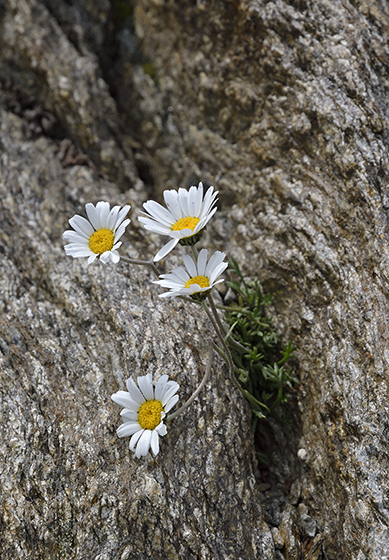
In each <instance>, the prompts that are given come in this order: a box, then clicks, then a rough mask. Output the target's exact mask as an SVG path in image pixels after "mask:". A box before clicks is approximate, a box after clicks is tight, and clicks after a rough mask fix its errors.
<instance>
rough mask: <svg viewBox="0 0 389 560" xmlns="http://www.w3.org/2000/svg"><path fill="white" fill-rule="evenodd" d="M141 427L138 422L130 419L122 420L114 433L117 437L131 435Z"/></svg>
mask: <svg viewBox="0 0 389 560" xmlns="http://www.w3.org/2000/svg"><path fill="white" fill-rule="evenodd" d="M141 429H142V428H141V427H140V426H139V424H138V422H134V421H132V420H130V421H129V422H124V424H122V425H121V426H119V427H118V429H117V430H116V433H117V435H118V437H128V436H132V435H133V434H135V433H136V432H138V431H139V430H141Z"/></svg>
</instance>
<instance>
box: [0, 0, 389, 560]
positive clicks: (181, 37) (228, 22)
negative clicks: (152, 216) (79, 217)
mask: <svg viewBox="0 0 389 560" xmlns="http://www.w3.org/2000/svg"><path fill="white" fill-rule="evenodd" d="M388 38H389V9H388V7H387V5H386V4H385V3H384V2H380V1H379V0H372V1H369V2H365V1H363V0H360V1H358V0H356V1H353V2H351V1H350V2H349V1H344V0H331V1H330V0H317V1H315V2H313V1H310V0H294V1H293V0H289V1H286V0H275V1H270V2H269V1H265V0H238V1H235V0H234V1H232V0H231V1H229V0H227V1H226V0H213V1H212V2H208V1H205V0H197V2H192V1H189V0H182V1H181V2H175V1H173V0H171V1H169V2H160V1H157V0H134V2H132V3H131V4H130V5H129V4H128V3H126V2H120V1H117V2H112V3H109V2H107V1H106V0H100V1H99V2H95V3H90V2H82V1H81V0H75V1H74V2H72V3H71V4H70V3H67V2H62V0H59V1H58V2H54V0H46V1H45V2H43V1H42V2H39V1H38V0H18V1H16V0H7V1H4V0H3V2H2V3H1V4H0V76H1V89H0V110H1V113H0V122H1V125H0V126H1V127H0V149H1V160H0V161H1V163H0V165H1V176H0V189H1V199H0V200H1V201H0V244H1V251H0V259H1V268H0V270H1V273H0V294H1V298H0V305H1V308H2V309H1V310H2V315H1V320H0V321H1V322H0V343H1V344H0V352H1V353H0V359H1V381H2V384H1V385H2V389H1V391H2V398H1V420H2V423H1V426H2V439H1V441H2V443H1V445H0V448H1V460H0V461H1V463H0V465H1V474H2V484H1V502H2V508H1V512H2V518H1V522H2V531H1V536H0V540H1V543H0V544H1V549H2V554H3V556H4V558H45V559H47V558H96V559H101V560H102V559H105V558H107V559H108V558H122V559H126V558H129V559H133V558H134V559H135V558H137V559H138V558H153V559H156V560H157V559H159V558H160V559H165V558H166V559H170V558H172V559H174V558H177V559H178V558H185V559H201V560H207V559H218V558H220V559H223V560H224V559H227V558H228V559H231V560H235V559H241V558H242V559H246V558H247V559H251V558H261V559H269V560H270V559H277V560H282V559H283V558H285V559H286V560H289V559H297V558H304V559H305V560H323V559H330V560H332V559H334V560H335V559H336V558H339V557H341V558H342V559H344V560H370V559H373V560H376V559H377V560H385V559H388V558H389V554H388V550H389V528H388V525H389V512H388V488H389V484H388V480H387V473H388V452H387V449H388V406H387V395H388V367H389V354H388V334H387V333H388V328H387V327H388V319H387V317H388V311H389V309H388V307H389V300H388V297H389V294H388V280H389V274H388V264H389V251H388V249H387V238H388V227H387V225H388V218H387V213H388V208H389V204H388V200H389V199H388V194H389V193H388V188H387V178H388V148H387V145H388V120H389V111H388V103H387V99H388V98H389V95H388V94H389V91H388V89H389V71H388V60H389V48H388ZM199 179H202V180H204V181H205V182H206V183H208V184H214V185H215V186H216V187H217V188H218V189H219V190H220V211H219V212H218V216H217V218H216V219H215V221H214V222H213V223H212V225H211V226H210V227H209V231H208V234H207V237H206V238H205V239H204V244H207V245H208V246H213V247H214V248H218V249H222V250H226V251H228V252H230V253H232V254H233V255H234V256H235V257H239V260H240V262H241V263H242V267H243V269H244V272H245V274H247V275H248V276H252V275H258V276H259V277H260V279H261V280H262V282H263V284H264V286H265V288H266V289H269V290H271V291H272V292H273V294H274V295H275V302H274V307H273V310H272V311H273V313H274V318H275V321H276V323H277V325H278V327H279V329H280V332H282V333H283V334H284V336H285V337H286V338H287V337H290V336H292V337H293V339H294V340H295V342H296V344H297V346H298V353H297V357H298V372H299V376H300V379H301V386H300V388H299V390H298V395H297V396H296V398H295V401H294V402H296V403H297V406H295V408H293V402H292V406H291V408H290V415H291V418H292V420H293V428H292V430H291V431H290V432H288V431H287V430H286V429H285V428H282V427H281V426H280V425H278V424H277V423H274V422H270V423H268V424H266V426H264V427H263V428H261V430H260V433H259V434H258V436H257V443H259V444H260V445H261V446H262V450H266V451H267V453H269V455H270V459H271V461H270V465H269V467H268V468H267V469H265V468H261V469H260V472H257V481H256V482H255V478H254V473H255V470H256V463H255V461H254V454H253V451H254V447H253V441H252V439H251V436H250V414H249V411H248V410H247V406H246V405H245V403H244V402H243V401H242V400H241V399H240V397H239V396H238V395H237V394H236V393H235V392H234V390H233V389H232V388H231V386H230V384H229V383H228V381H227V380H226V379H225V371H224V368H223V366H222V363H221V362H219V361H217V360H215V363H214V368H213V375H212V380H211V382H210V384H209V385H208V388H207V390H206V391H204V392H203V393H202V394H201V396H200V397H199V399H198V400H197V401H196V402H195V404H194V405H193V406H192V407H191V409H190V410H189V411H188V413H187V414H185V416H184V417H183V418H182V421H180V422H178V421H177V422H176V423H173V424H172V425H171V426H170V429H169V432H168V435H167V436H166V437H165V438H164V439H163V442H162V446H161V453H160V455H159V456H158V458H157V459H156V460H153V459H151V458H148V459H147V460H145V461H141V462H137V461H135V460H134V458H133V457H132V455H131V454H130V452H129V451H128V448H127V442H126V441H124V440H118V439H117V437H116V433H115V430H116V427H117V425H118V422H119V416H118V410H117V407H116V406H115V405H114V403H112V402H111V400H110V398H109V397H110V394H111V393H113V392H115V391H116V390H118V389H122V388H123V387H124V380H125V379H126V378H127V376H128V375H132V376H134V377H135V376H136V375H140V374H143V373H145V372H149V371H150V372H152V373H155V374H156V375H159V374H162V373H165V372H168V373H170V374H171V375H172V377H173V378H175V379H177V380H178V381H180V382H181V383H182V386H183V398H185V395H187V396H189V394H190V391H191V389H192V388H194V387H195V386H196V383H197V382H198V380H199V378H200V376H201V373H202V368H203V365H202V364H203V363H204V360H205V353H206V349H207V346H208V341H209V334H208V330H207V326H206V323H205V321H204V319H203V318H202V317H201V316H194V315H193V314H192V313H191V312H190V310H188V309H187V307H186V306H185V305H184V304H183V303H169V304H167V303H166V302H161V301H160V300H159V299H158V297H157V290H155V289H154V287H153V286H151V285H150V280H151V277H150V274H149V273H148V272H147V271H146V270H144V269H136V268H134V267H131V268H130V267H128V266H127V265H123V264H121V265H120V268H118V269H114V268H110V267H103V266H98V264H97V265H96V266H94V267H87V266H86V264H83V263H80V262H73V261H72V260H70V259H65V256H64V253H63V249H62V242H61V234H62V232H63V230H64V229H65V228H66V222H67V219H68V218H69V217H70V216H71V215H73V214H74V213H75V212H79V211H81V210H82V206H83V205H84V204H85V203H86V202H88V201H93V202H95V201H97V200H100V199H107V200H110V201H111V202H112V203H119V204H124V203H131V204H132V205H133V207H134V212H133V215H132V217H133V222H132V224H131V227H130V228H129V232H128V233H127V234H126V238H125V243H124V252H125V253H127V254H128V255H131V256H134V257H136V256H139V255H141V256H143V255H144V253H145V251H147V252H148V253H149V255H150V256H151V255H153V254H154V252H155V250H156V248H157V244H158V243H159V242H160V240H159V239H156V238H153V239H152V240H151V245H150V241H148V238H147V237H146V235H145V232H144V231H143V230H142V229H141V228H139V226H138V224H137V222H136V219H135V218H136V215H137V214H138V213H139V209H140V207H141V203H142V201H143V200H145V199H146V198H148V196H149V195H150V194H152V195H153V196H154V197H157V198H158V197H160V195H161V192H162V190H163V189H164V188H166V187H169V188H170V187H172V188H174V187H177V186H178V185H182V184H185V185H190V184H194V183H196V182H197V180H199ZM147 243H148V245H147ZM145 247H147V249H145ZM172 262H177V255H176V254H174V255H173V256H172V257H171V258H169V263H172Z"/></svg>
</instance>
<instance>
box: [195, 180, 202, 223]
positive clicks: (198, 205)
mask: <svg viewBox="0 0 389 560" xmlns="http://www.w3.org/2000/svg"><path fill="white" fill-rule="evenodd" d="M203 190H204V189H203V183H202V182H201V181H200V183H199V186H198V189H197V199H196V214H195V216H196V217H197V218H199V217H200V213H201V207H202V205H203Z"/></svg>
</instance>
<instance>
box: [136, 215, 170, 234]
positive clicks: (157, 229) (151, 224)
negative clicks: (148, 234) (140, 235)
mask: <svg viewBox="0 0 389 560" xmlns="http://www.w3.org/2000/svg"><path fill="white" fill-rule="evenodd" d="M138 220H139V221H140V222H141V223H142V224H143V226H144V227H145V229H147V230H148V231H152V232H154V233H159V234H160V235H170V232H171V226H170V225H166V224H160V223H159V222H156V221H154V220H152V219H151V218H144V217H143V216H140V217H139V218H138Z"/></svg>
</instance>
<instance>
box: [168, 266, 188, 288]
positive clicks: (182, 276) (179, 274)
mask: <svg viewBox="0 0 389 560" xmlns="http://www.w3.org/2000/svg"><path fill="white" fill-rule="evenodd" d="M172 275H174V277H175V278H176V279H177V280H178V281H179V282H183V283H184V284H186V283H187V281H188V280H190V276H189V274H188V273H187V271H186V270H185V268H183V267H182V266H177V268H174V269H173V270H172Z"/></svg>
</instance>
